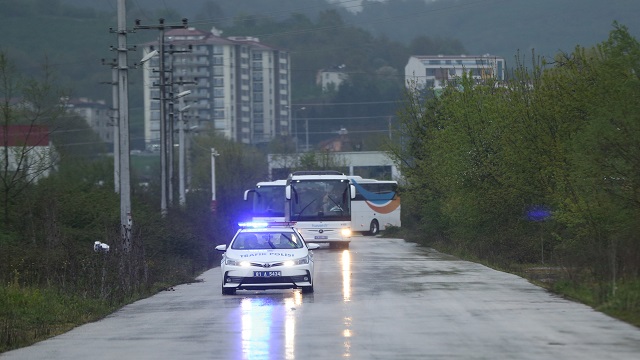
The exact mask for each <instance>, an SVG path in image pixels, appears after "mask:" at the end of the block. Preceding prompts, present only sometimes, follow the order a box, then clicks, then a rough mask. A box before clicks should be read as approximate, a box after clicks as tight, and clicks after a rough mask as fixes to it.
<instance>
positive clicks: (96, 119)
mask: <svg viewBox="0 0 640 360" xmlns="http://www.w3.org/2000/svg"><path fill="white" fill-rule="evenodd" d="M67 108H68V109H69V110H71V111H73V112H75V113H76V114H78V115H80V116H82V117H83V118H84V119H85V120H86V121H87V124H88V125H89V126H90V127H91V129H93V131H95V132H96V134H98V136H99V137H100V140H102V141H103V142H104V143H106V144H107V145H108V146H109V147H112V146H113V134H114V121H113V118H112V115H113V114H112V109H111V108H110V107H109V106H108V105H107V104H106V102H105V101H104V100H97V101H94V100H91V99H87V98H74V99H69V101H68V102H67Z"/></svg>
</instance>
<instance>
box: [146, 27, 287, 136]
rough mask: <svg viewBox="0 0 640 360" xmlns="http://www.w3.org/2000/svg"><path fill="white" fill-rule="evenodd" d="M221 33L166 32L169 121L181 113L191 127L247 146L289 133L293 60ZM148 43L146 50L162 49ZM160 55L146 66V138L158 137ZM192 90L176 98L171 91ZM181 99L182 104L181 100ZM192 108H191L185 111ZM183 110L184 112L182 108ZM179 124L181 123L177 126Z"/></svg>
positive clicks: (256, 41) (248, 40)
mask: <svg viewBox="0 0 640 360" xmlns="http://www.w3.org/2000/svg"><path fill="white" fill-rule="evenodd" d="M220 35H221V34H220V32H218V31H217V30H215V29H212V31H210V32H206V31H202V30H198V29H195V28H188V29H173V30H168V31H166V32H165V34H164V48H165V51H164V68H165V84H166V86H165V88H166V90H165V92H166V93H165V99H167V103H168V104H171V103H173V105H169V108H168V109H166V111H165V113H166V119H167V122H168V123H169V122H170V121H171V118H172V116H171V114H172V113H173V119H174V124H175V121H177V119H178V118H179V117H180V116H179V115H182V118H183V119H184V120H185V121H186V122H187V127H188V128H194V127H198V128H199V129H202V130H207V129H213V130H215V131H216V132H218V133H219V134H223V135H224V136H225V137H227V138H229V139H231V140H234V141H237V142H242V143H245V144H261V143H266V142H269V141H271V140H272V139H273V138H275V137H276V136H279V135H282V136H289V134H290V133H291V109H290V106H291V64H290V60H289V53H288V52H287V51H284V50H281V49H276V48H274V47H271V46H268V45H265V44H263V43H261V42H260V40H259V39H258V38H255V37H244V36H243V37H240V36H236V37H226V38H224V37H221V36H220ZM159 47H160V46H159V43H158V42H154V43H148V44H145V46H144V53H145V54H147V53H149V52H151V51H152V49H156V50H159ZM159 64H160V58H159V56H156V57H153V58H151V59H150V60H149V61H148V62H147V63H146V64H145V65H144V70H143V79H144V109H145V111H144V112H145V142H146V144H147V147H152V146H154V145H157V144H158V143H159V139H160V88H159V86H158V85H159V82H160V81H159V80H160V77H159V74H160V71H159ZM186 90H190V91H191V93H190V94H189V95H188V96H185V97H184V98H182V99H181V101H184V103H183V104H184V106H183V107H182V108H180V107H179V106H178V101H177V100H174V101H171V99H172V95H177V94H178V93H180V92H182V91H186ZM181 103H182V102H181ZM186 107H188V109H185V108H186ZM181 109H185V110H184V111H183V112H182V114H180V110H181ZM174 128H177V126H174Z"/></svg>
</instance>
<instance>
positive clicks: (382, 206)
mask: <svg viewBox="0 0 640 360" xmlns="http://www.w3.org/2000/svg"><path fill="white" fill-rule="evenodd" d="M349 180H351V183H352V184H353V185H354V186H355V188H356V196H355V198H354V199H353V200H351V227H352V229H353V231H359V232H363V233H366V234H369V235H377V234H378V233H379V232H380V231H381V230H385V229H386V228H387V227H388V226H398V227H399V226H400V196H398V193H397V191H398V182H397V181H392V180H375V179H363V178H362V177H360V176H349Z"/></svg>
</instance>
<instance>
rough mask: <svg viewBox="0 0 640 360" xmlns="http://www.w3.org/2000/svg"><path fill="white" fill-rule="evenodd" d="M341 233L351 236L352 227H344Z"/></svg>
mask: <svg viewBox="0 0 640 360" xmlns="http://www.w3.org/2000/svg"><path fill="white" fill-rule="evenodd" d="M340 233H341V234H342V236H345V237H349V236H351V229H348V228H345V229H342V230H340Z"/></svg>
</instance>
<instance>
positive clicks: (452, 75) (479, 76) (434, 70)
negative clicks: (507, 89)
mask: <svg viewBox="0 0 640 360" xmlns="http://www.w3.org/2000/svg"><path fill="white" fill-rule="evenodd" d="M463 73H467V74H469V73H470V74H471V76H472V77H473V78H474V79H475V80H476V82H478V83H479V82H482V81H484V80H487V79H489V78H492V79H495V80H498V81H503V80H504V79H505V61H504V59H503V58H501V57H498V56H493V55H489V54H485V55H481V56H470V55H414V56H411V57H410V58H409V61H408V62H407V65H406V66H405V68H404V74H405V80H406V82H405V84H406V86H407V87H415V88H418V89H424V88H427V89H438V88H443V87H445V86H446V85H447V84H448V83H450V82H452V81H457V79H460V78H461V77H462V74H463Z"/></svg>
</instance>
